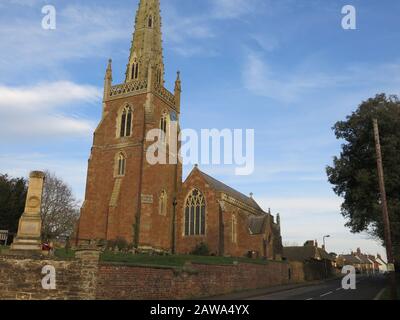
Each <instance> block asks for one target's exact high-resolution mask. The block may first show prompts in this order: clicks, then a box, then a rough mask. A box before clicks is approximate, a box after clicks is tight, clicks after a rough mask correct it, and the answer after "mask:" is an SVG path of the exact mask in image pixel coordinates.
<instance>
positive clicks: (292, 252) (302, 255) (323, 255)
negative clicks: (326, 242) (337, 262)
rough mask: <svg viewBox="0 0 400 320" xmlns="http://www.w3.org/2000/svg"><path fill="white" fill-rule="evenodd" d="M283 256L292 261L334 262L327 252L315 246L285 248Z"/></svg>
mask: <svg viewBox="0 0 400 320" xmlns="http://www.w3.org/2000/svg"><path fill="white" fill-rule="evenodd" d="M283 256H284V257H285V258H287V259H288V260H292V261H305V260H310V259H318V258H320V259H322V260H334V258H333V257H332V256H331V255H330V254H328V253H327V252H326V251H325V250H323V249H321V248H317V247H315V246H303V247H284V248H283Z"/></svg>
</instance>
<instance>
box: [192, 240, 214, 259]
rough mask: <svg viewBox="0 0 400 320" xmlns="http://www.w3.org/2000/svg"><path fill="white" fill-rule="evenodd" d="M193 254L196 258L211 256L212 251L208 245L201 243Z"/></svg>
mask: <svg viewBox="0 0 400 320" xmlns="http://www.w3.org/2000/svg"><path fill="white" fill-rule="evenodd" d="M191 254H192V255H194V256H209V255H210V249H209V247H208V245H207V244H206V243H204V242H201V243H199V244H198V245H197V246H196V248H194V250H193V251H192V252H191Z"/></svg>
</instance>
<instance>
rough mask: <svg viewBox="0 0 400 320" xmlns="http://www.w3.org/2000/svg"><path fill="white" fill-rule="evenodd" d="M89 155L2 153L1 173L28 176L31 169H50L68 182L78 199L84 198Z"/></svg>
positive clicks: (70, 153) (0, 157) (0, 159)
mask: <svg viewBox="0 0 400 320" xmlns="http://www.w3.org/2000/svg"><path fill="white" fill-rule="evenodd" d="M86 158H87V155H86V153H83V154H74V153H73V152H68V155H66V154H54V153H52V154H46V153H40V152H36V153H18V154H9V153H3V154H0V168H1V170H0V173H7V174H8V175H10V176H12V177H28V176H29V172H30V171H34V170H41V171H44V170H49V171H51V172H54V173H55V174H56V175H57V176H58V177H60V178H62V179H63V180H64V181H65V182H66V183H68V184H69V185H70V186H71V187H72V190H73V192H74V195H75V196H76V198H77V200H82V199H83V197H84V192H85V184H86V173H87V161H86Z"/></svg>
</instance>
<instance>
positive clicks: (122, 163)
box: [117, 152, 126, 177]
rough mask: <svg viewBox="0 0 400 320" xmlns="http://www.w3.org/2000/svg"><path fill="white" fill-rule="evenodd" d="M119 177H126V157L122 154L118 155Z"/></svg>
mask: <svg viewBox="0 0 400 320" xmlns="http://www.w3.org/2000/svg"><path fill="white" fill-rule="evenodd" d="M117 169H118V170H117V175H118V176H121V177H122V176H124V175H125V170H126V156H125V155H124V154H123V153H122V152H121V153H120V154H119V155H118V166H117Z"/></svg>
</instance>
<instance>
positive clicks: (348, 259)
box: [337, 254, 362, 273]
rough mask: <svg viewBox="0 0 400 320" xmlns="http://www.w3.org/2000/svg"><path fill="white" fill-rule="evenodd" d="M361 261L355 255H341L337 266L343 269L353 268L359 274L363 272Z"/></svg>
mask: <svg viewBox="0 0 400 320" xmlns="http://www.w3.org/2000/svg"><path fill="white" fill-rule="evenodd" d="M361 264H362V263H361V260H360V259H359V258H358V257H356V256H355V255H353V254H341V255H339V257H338V258H337V266H338V267H339V268H340V269H342V268H343V267H344V266H353V267H354V268H355V269H356V272H357V273H361V272H362V267H361Z"/></svg>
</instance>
